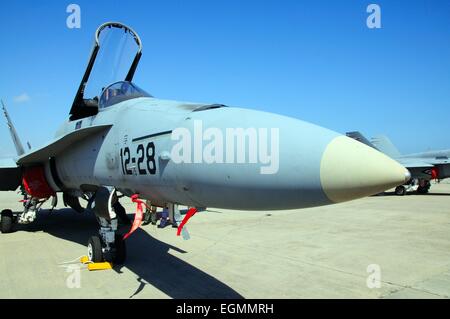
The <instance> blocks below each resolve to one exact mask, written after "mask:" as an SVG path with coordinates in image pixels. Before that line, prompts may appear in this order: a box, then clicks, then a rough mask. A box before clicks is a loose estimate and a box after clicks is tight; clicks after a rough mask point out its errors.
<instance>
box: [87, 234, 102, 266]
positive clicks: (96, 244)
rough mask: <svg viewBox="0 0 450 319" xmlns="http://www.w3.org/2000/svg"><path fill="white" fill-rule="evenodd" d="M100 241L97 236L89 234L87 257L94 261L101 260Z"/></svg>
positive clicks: (98, 261)
mask: <svg viewBox="0 0 450 319" xmlns="http://www.w3.org/2000/svg"><path fill="white" fill-rule="evenodd" d="M102 246H103V245H102V241H101V240H100V237H99V236H91V238H89V242H88V257H89V260H90V261H92V262H94V263H100V262H102V261H103V252H102Z"/></svg>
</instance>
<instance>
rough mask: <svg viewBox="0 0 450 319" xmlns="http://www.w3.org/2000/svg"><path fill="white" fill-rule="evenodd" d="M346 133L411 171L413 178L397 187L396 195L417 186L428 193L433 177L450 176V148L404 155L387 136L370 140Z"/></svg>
mask: <svg viewBox="0 0 450 319" xmlns="http://www.w3.org/2000/svg"><path fill="white" fill-rule="evenodd" d="M346 135H347V136H349V137H352V138H354V139H356V140H358V141H360V142H361V143H364V144H366V145H368V146H370V147H373V148H374V149H376V150H379V151H380V152H383V153H384V154H386V155H388V156H390V157H391V158H393V159H395V160H396V161H398V162H399V163H401V164H402V165H403V166H405V167H406V168H407V169H408V170H409V171H410V173H411V179H410V180H409V181H408V182H407V183H405V184H403V185H398V186H397V187H396V188H395V194H396V195H399V196H403V195H405V194H406V192H407V191H410V190H412V189H413V188H414V187H415V186H418V187H417V193H419V194H426V193H428V191H429V190H430V187H431V183H430V181H431V180H432V179H438V180H441V179H445V178H448V177H450V160H449V158H450V150H440V151H428V152H422V153H414V154H406V155H405V154H403V155H402V154H401V153H400V152H399V151H398V149H397V148H396V147H395V146H394V144H393V143H392V142H391V140H390V139H389V138H388V137H387V136H377V137H374V138H372V139H371V141H369V140H368V139H366V138H365V137H364V136H363V135H362V134H361V133H360V132H348V133H346Z"/></svg>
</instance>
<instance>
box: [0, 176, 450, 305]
mask: <svg viewBox="0 0 450 319" xmlns="http://www.w3.org/2000/svg"><path fill="white" fill-rule="evenodd" d="M17 199H18V198H17V197H15V194H14V193H11V192H10V193H1V194H0V202H1V203H2V204H1V207H2V208H13V209H20V205H19V203H17V202H16V200H17ZM124 204H125V205H124V206H125V207H126V208H127V211H128V212H129V213H132V212H133V211H134V209H135V207H134V205H133V204H131V203H130V202H129V200H124ZM449 204H450V184H439V185H433V186H432V188H431V194H429V195H415V194H412V195H408V196H404V197H397V196H392V194H389V193H388V194H386V195H384V196H374V197H369V198H365V199H361V200H357V201H353V202H349V203H344V204H339V205H335V206H326V207H319V208H312V209H304V210H295V211H276V212H267V211H261V212H239V211H225V210H220V209H210V210H209V211H208V212H201V213H198V214H197V215H195V217H193V218H192V219H191V220H190V221H189V223H188V225H187V227H188V229H189V232H190V235H191V239H190V240H188V241H183V240H182V239H181V237H176V236H175V229H173V228H170V227H167V228H164V229H157V228H156V227H154V226H152V225H148V226H144V227H142V229H140V230H139V231H137V232H136V233H135V234H133V235H132V236H131V237H130V239H129V240H128V243H127V245H128V246H127V247H128V260H127V263H126V265H124V266H122V267H119V268H115V270H108V271H100V272H88V271H87V270H86V269H81V270H80V278H81V281H80V284H81V287H80V288H68V287H67V284H66V282H67V279H68V277H69V276H70V275H71V274H72V273H71V272H67V269H66V268H64V267H60V266H58V264H59V263H61V262H64V261H70V260H73V259H74V258H76V257H78V256H81V255H83V254H85V253H86V249H85V243H86V242H87V240H88V238H89V236H90V235H92V234H95V232H96V222H95V219H94V218H93V216H90V215H88V214H77V213H75V212H73V211H71V210H68V209H65V210H62V211H57V212H54V213H49V212H47V211H43V212H42V213H41V214H40V216H39V219H38V221H37V222H36V224H34V225H30V226H27V227H20V229H19V230H18V231H16V232H14V233H12V234H3V235H1V236H0V252H1V254H2V258H1V259H0V273H1V274H2V275H1V277H0V297H2V298H34V297H38V298H39V297H41V298H50V297H51V298H130V297H132V298H233V297H234V298H239V297H244V298H448V297H449V296H450V253H449V249H448V248H449V246H450V235H449V234H450V205H449ZM372 264H376V265H379V267H380V270H381V272H380V280H381V287H380V288H373V289H370V288H368V287H367V279H368V276H369V275H370V274H369V273H368V272H367V267H368V266H369V265H372Z"/></svg>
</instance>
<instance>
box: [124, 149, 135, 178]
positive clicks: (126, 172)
mask: <svg viewBox="0 0 450 319" xmlns="http://www.w3.org/2000/svg"><path fill="white" fill-rule="evenodd" d="M123 156H124V157H125V156H126V157H127V158H126V159H125V162H124V168H125V174H127V175H132V174H133V171H132V170H131V169H128V164H130V158H131V153H130V149H129V148H128V147H125V149H124V150H123Z"/></svg>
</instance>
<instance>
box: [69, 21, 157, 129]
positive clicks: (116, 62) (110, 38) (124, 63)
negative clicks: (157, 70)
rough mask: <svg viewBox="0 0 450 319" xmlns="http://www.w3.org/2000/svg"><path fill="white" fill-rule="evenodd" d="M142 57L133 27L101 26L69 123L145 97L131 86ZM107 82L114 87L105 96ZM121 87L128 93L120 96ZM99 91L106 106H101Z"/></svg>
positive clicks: (107, 24)
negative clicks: (104, 109)
mask: <svg viewBox="0 0 450 319" xmlns="http://www.w3.org/2000/svg"><path fill="white" fill-rule="evenodd" d="M141 55H142V43H141V40H140V38H139V36H138V35H137V33H136V32H134V31H133V30H132V29H131V28H129V27H127V26H126V25H124V24H121V23H118V22H107V23H104V24H102V25H101V26H100V27H98V29H97V31H96V32H95V41H94V48H93V49H92V52H91V57H90V58H89V62H88V65H87V67H86V71H85V73H84V75H83V78H82V80H81V83H80V86H79V87H78V91H77V93H76V95H75V99H74V101H73V104H72V108H71V110H70V120H71V121H75V120H78V119H82V118H85V117H89V116H93V115H96V114H97V113H98V111H99V109H100V108H102V107H103V108H104V107H107V106H110V105H112V104H115V103H118V102H120V101H124V100H126V99H131V98H133V97H139V96H143V95H142V94H144V93H142V92H143V91H142V90H140V89H138V88H137V87H136V86H135V85H133V84H131V82H132V81H133V76H134V73H135V71H136V68H137V66H138V64H139V60H140V58H141ZM91 73H92V74H91ZM117 81H123V82H121V83H120V84H119V82H117ZM124 82H126V83H125V84H124ZM108 83H114V84H115V86H114V87H111V86H110V87H109V88H108V91H107V92H106V93H105V92H104V90H103V89H102V87H104V86H105V84H108ZM121 85H124V89H125V91H124V92H125V93H120V90H121V89H122V87H121ZM126 85H130V88H126V87H125V86H126ZM100 92H102V97H100V99H103V105H100V103H99V102H100V101H99V97H98V94H99V93H100ZM117 93H120V94H117ZM103 95H104V96H103ZM145 96H148V94H147V93H145ZM110 97H112V99H111V100H110Z"/></svg>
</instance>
